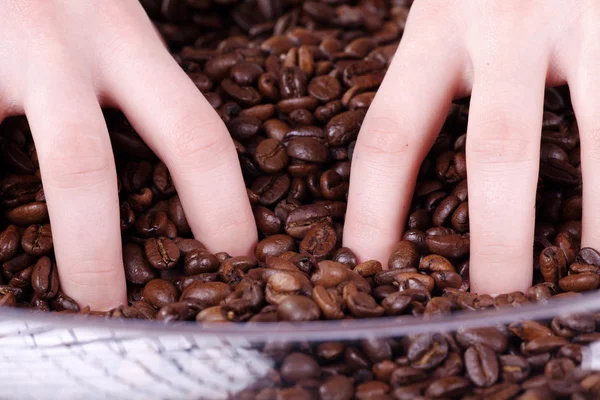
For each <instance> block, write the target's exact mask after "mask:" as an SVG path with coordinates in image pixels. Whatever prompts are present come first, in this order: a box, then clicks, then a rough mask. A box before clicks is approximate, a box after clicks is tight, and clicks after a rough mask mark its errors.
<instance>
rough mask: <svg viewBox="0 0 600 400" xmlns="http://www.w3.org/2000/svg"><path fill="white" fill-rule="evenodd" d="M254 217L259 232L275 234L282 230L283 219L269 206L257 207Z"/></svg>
mask: <svg viewBox="0 0 600 400" xmlns="http://www.w3.org/2000/svg"><path fill="white" fill-rule="evenodd" d="M254 219H255V221H256V227H257V229H258V232H259V233H261V234H263V235H274V234H276V233H279V232H280V231H281V220H280V219H279V218H278V217H277V215H275V213H274V212H273V211H271V210H269V209H268V208H265V207H262V206H257V207H255V208H254Z"/></svg>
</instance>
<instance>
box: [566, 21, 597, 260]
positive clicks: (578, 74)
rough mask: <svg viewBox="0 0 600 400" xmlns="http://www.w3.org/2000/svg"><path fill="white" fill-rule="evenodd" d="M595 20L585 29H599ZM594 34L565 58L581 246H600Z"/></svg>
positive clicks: (573, 46)
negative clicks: (575, 137) (575, 141)
mask: <svg viewBox="0 0 600 400" xmlns="http://www.w3.org/2000/svg"><path fill="white" fill-rule="evenodd" d="M596 21H597V20H596V19H594V22H593V23H591V24H590V25H589V26H588V27H586V28H584V27H582V31H584V32H598V31H599V30H598V27H597V23H596ZM597 37H598V36H597V35H593V34H592V35H586V36H585V37H582V38H581V40H580V41H579V42H577V43H573V45H572V47H571V50H572V52H573V53H572V56H571V57H569V58H568V64H569V65H568V67H567V68H568V81H569V88H570V91H571V101H572V103H573V109H574V111H575V115H576V116H577V125H578V128H579V140H580V148H581V174H582V179H583V182H584V184H583V188H582V192H583V193H582V198H583V216H582V236H581V247H593V248H596V249H597V248H600V225H599V224H600V212H599V211H600V177H599V176H598V171H600V117H599V116H598V106H599V105H600V103H599V97H598V96H600V77H599V76H598V71H600V44H599V43H598V41H597V40H596V38H597Z"/></svg>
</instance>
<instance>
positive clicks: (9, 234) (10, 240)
mask: <svg viewBox="0 0 600 400" xmlns="http://www.w3.org/2000/svg"><path fill="white" fill-rule="evenodd" d="M19 242H20V234H19V231H18V230H17V227H16V226H14V225H9V226H8V227H7V228H6V229H5V230H4V231H2V233H0V262H4V261H7V260H9V259H11V258H13V257H14V256H15V255H16V254H17V251H18V250H19Z"/></svg>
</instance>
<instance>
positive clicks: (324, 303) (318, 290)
mask: <svg viewBox="0 0 600 400" xmlns="http://www.w3.org/2000/svg"><path fill="white" fill-rule="evenodd" d="M312 299H313V301H314V302H315V303H316V304H317V306H319V308H320V309H321V312H322V313H323V315H324V316H325V318H327V319H342V318H343V317H344V312H343V311H342V299H341V298H340V297H339V296H338V295H337V294H335V293H332V292H330V291H328V290H327V289H325V287H324V286H320V285H317V286H315V287H314V288H313V292H312Z"/></svg>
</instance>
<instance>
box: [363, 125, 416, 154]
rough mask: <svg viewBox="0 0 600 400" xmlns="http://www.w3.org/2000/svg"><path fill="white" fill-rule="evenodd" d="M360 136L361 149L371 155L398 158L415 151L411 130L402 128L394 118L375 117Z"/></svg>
mask: <svg viewBox="0 0 600 400" xmlns="http://www.w3.org/2000/svg"><path fill="white" fill-rule="evenodd" d="M369 122H370V124H369V126H368V127H365V128H364V130H363V132H361V134H360V138H359V143H360V147H359V151H360V152H361V153H364V154H365V155H368V156H370V157H381V156H383V157H386V158H396V157H399V156H402V155H403V154H405V153H410V152H411V151H413V150H414V149H413V146H411V144H412V142H413V140H412V136H413V135H412V134H410V133H407V131H408V132H410V131H411V129H410V128H409V129H408V130H407V129H406V127H405V128H401V127H400V126H399V123H398V122H397V121H396V120H395V119H394V118H388V117H375V118H374V120H371V121H369Z"/></svg>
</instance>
